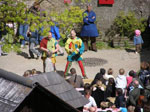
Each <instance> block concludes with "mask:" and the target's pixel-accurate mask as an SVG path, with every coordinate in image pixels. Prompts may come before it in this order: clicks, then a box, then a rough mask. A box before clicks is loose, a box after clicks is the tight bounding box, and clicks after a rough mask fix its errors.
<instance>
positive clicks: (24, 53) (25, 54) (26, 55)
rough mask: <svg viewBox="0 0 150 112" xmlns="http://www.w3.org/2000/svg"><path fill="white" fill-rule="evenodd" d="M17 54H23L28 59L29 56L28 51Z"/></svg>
mask: <svg viewBox="0 0 150 112" xmlns="http://www.w3.org/2000/svg"><path fill="white" fill-rule="evenodd" d="M17 55H20V56H23V57H24V58H26V59H28V58H29V56H28V54H27V53H26V52H21V53H17Z"/></svg>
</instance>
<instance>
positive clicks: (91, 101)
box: [84, 96, 97, 108]
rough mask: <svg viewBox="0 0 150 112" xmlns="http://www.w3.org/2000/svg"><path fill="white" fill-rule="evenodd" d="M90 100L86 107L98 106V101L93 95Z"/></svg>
mask: <svg viewBox="0 0 150 112" xmlns="http://www.w3.org/2000/svg"><path fill="white" fill-rule="evenodd" d="M88 100H89V103H88V104H86V105H84V107H86V108H90V107H97V105H96V102H95V100H94V98H93V97H92V96H90V97H89V99H88Z"/></svg>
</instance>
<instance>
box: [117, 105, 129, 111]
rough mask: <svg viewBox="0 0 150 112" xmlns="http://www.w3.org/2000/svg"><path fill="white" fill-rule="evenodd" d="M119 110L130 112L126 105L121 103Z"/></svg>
mask: <svg viewBox="0 0 150 112" xmlns="http://www.w3.org/2000/svg"><path fill="white" fill-rule="evenodd" d="M119 110H120V111H121V112H128V110H127V108H126V107H125V105H124V104H123V103H121V105H120V108H119Z"/></svg>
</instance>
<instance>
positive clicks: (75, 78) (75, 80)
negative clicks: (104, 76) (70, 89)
mask: <svg viewBox="0 0 150 112" xmlns="http://www.w3.org/2000/svg"><path fill="white" fill-rule="evenodd" d="M70 73H71V77H70V78H69V79H68V82H69V83H70V84H71V85H73V86H74V87H75V88H81V87H84V83H83V80H82V77H81V76H80V75H77V74H76V70H75V68H71V69H70Z"/></svg>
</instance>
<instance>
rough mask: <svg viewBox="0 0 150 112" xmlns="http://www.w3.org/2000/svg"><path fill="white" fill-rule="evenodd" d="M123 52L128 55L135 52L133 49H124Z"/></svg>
mask: <svg viewBox="0 0 150 112" xmlns="http://www.w3.org/2000/svg"><path fill="white" fill-rule="evenodd" d="M125 50H126V52H128V53H132V52H135V50H133V49H129V48H126V49H125Z"/></svg>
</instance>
